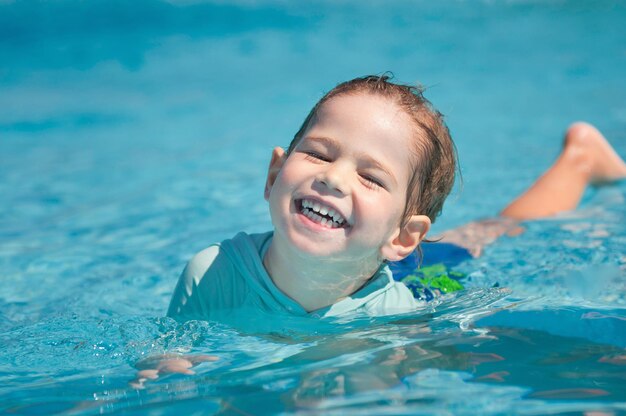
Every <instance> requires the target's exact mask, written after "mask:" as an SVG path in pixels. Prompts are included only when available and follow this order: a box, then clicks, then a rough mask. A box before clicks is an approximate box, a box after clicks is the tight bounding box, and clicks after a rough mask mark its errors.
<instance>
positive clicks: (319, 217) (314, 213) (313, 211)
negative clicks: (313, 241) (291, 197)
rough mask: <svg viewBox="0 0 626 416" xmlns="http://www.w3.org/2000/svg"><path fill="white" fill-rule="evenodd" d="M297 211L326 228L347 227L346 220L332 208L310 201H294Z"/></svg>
mask: <svg viewBox="0 0 626 416" xmlns="http://www.w3.org/2000/svg"><path fill="white" fill-rule="evenodd" d="M295 203H296V208H297V209H298V211H299V212H300V213H301V214H302V215H304V216H305V217H307V218H308V219H310V220H311V221H313V222H315V223H317V224H320V225H322V226H323V227H327V228H345V227H347V225H348V222H347V221H346V219H345V218H344V217H343V216H342V215H341V214H340V213H338V212H337V211H335V210H334V209H333V208H331V207H329V206H328V205H325V204H323V203H321V202H319V201H314V200H312V199H297V200H296V201H295Z"/></svg>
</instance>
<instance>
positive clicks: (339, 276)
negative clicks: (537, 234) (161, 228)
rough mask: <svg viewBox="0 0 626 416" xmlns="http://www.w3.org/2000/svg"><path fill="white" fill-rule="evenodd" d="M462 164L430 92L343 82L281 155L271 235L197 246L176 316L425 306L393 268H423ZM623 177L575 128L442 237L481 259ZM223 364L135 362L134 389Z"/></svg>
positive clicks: (271, 189) (271, 193) (271, 194)
mask: <svg viewBox="0 0 626 416" xmlns="http://www.w3.org/2000/svg"><path fill="white" fill-rule="evenodd" d="M456 166H457V162H456V153H455V148H454V144H453V142H452V140H451V138H450V135H449V132H448V129H447V127H446V125H445V123H444V122H443V118H442V116H441V114H440V113H439V112H437V111H436V110H435V109H433V108H432V106H431V105H430V103H429V102H428V101H427V100H426V99H425V98H424V97H423V96H422V94H421V91H420V90H419V89H417V88H415V87H411V86H406V85H400V84H394V83H391V82H390V81H389V78H388V77H386V76H381V77H378V76H367V77H363V78H357V79H354V80H351V81H348V82H345V83H342V84H340V85H338V86H337V87H335V88H334V89H333V90H331V91H330V92H329V93H328V94H326V95H325V96H324V97H323V98H322V99H321V100H320V101H319V102H318V103H317V104H316V105H315V107H313V109H312V110H311V112H310V113H309V115H308V117H307V118H306V119H305V121H304V123H303V124H302V127H301V128H300V130H299V131H298V132H297V133H296V135H295V137H294V139H293V141H292V142H291V144H290V145H289V148H288V149H287V150H286V151H285V150H283V149H281V148H276V149H274V151H273V154H272V159H271V162H270V166H269V170H268V175H267V183H266V187H265V199H266V200H267V201H268V202H269V205H270V213H271V218H272V223H273V225H274V230H273V231H272V232H268V233H265V234H255V235H248V234H245V233H240V234H238V235H237V236H235V237H234V238H233V239H231V240H226V241H223V242H221V243H219V244H214V245H212V246H210V247H208V248H207V249H205V250H203V251H201V252H200V253H198V254H196V255H195V256H194V257H193V258H192V259H191V261H190V262H189V264H188V265H187V267H186V268H185V270H184V271H183V274H182V276H181V278H180V280H179V282H178V285H177V287H176V290H175V292H174V295H173V297H172V301H171V304H170V307H169V311H168V316H171V317H174V318H177V319H192V318H199V319H211V320H219V321H223V322H227V323H231V324H233V325H235V326H237V325H238V324H241V323H242V322H246V323H249V321H250V320H251V319H252V318H253V317H255V316H258V315H259V314H260V315H263V316H267V314H286V315H298V316H311V317H315V318H318V317H329V316H342V315H347V314H353V313H365V314H370V315H387V314H395V313H402V312H409V311H412V310H415V309H416V308H418V307H419V306H421V305H423V301H422V300H418V299H416V298H415V296H414V293H413V292H412V291H411V290H409V289H408V288H407V287H406V286H405V285H404V284H403V283H400V282H397V281H396V280H394V276H393V275H392V272H391V270H390V267H389V266H390V265H391V266H393V268H394V270H400V271H402V270H403V269H406V264H404V265H403V264H402V263H400V262H404V263H407V262H408V263H409V270H411V269H414V268H415V267H417V266H418V263H419V259H418V256H416V255H415V251H416V248H418V245H419V244H420V242H421V241H422V240H423V239H424V237H425V236H426V234H427V233H428V231H429V229H430V225H431V223H433V222H434V221H435V219H436V217H437V216H438V215H439V213H440V212H441V209H442V206H443V202H444V200H445V198H446V197H447V195H448V194H449V193H450V190H451V188H452V185H453V183H454V177H455V171H456ZM624 177H626V164H625V163H624V161H622V160H621V159H620V157H619V156H618V155H617V154H616V153H615V152H614V150H613V149H612V148H611V146H610V145H609V144H608V143H607V141H606V140H605V139H604V137H603V136H602V135H601V134H600V133H599V132H598V131H597V130H596V129H595V128H594V127H592V126H590V125H588V124H584V123H576V124H574V125H572V126H571V127H570V128H569V129H568V131H567V133H566V135H565V141H564V147H563V151H562V152H561V154H560V156H559V157H558V158H557V160H556V162H555V163H554V164H553V165H552V166H551V167H550V168H549V169H548V170H547V171H546V173H545V174H544V175H543V176H542V177H541V178H539V180H538V181H537V182H536V183H535V184H533V185H532V186H531V187H530V188H529V189H528V190H527V191H526V192H525V193H523V194H522V195H521V196H520V197H519V198H517V199H516V200H515V201H513V202H512V203H511V204H510V205H508V206H507V207H506V208H505V209H504V210H503V211H502V212H501V213H500V216H499V218H497V219H491V220H485V221H479V222H474V223H470V224H468V225H466V226H463V227H460V228H458V229H455V230H452V231H449V232H446V233H444V234H443V236H442V240H441V241H442V242H444V243H448V246H450V245H453V246H452V247H457V252H461V253H468V252H469V253H471V255H473V256H477V255H479V254H480V251H481V249H482V247H484V245H486V244H489V243H491V242H493V241H494V240H495V239H496V238H497V237H498V236H500V235H502V234H503V233H505V232H508V231H513V230H514V229H515V226H516V223H517V221H520V220H528V219H533V218H539V217H544V216H549V215H553V214H556V213H559V212H561V211H567V210H571V209H574V208H575V207H576V206H577V204H578V202H579V201H580V199H581V197H582V194H583V191H584V190H585V188H586V186H587V185H588V184H600V183H604V182H610V181H614V180H618V179H621V178H624ZM440 244H441V243H435V244H432V246H434V247H437V246H438V245H440ZM466 250H467V251H466ZM428 255H429V253H427V254H426V259H425V260H426V261H428ZM407 259H408V260H407ZM399 265H400V266H402V265H403V266H405V267H398V266H399ZM398 277H399V276H396V278H398ZM400 277H401V276H400ZM214 359H215V357H211V356H187V357H182V356H178V355H172V356H158V357H152V358H150V359H147V360H144V361H142V362H140V363H138V365H137V367H138V368H139V369H140V370H141V371H139V373H138V374H137V379H136V380H134V382H133V383H132V384H133V385H134V386H136V387H142V386H143V383H144V382H145V381H146V380H147V379H154V378H157V377H158V376H159V375H160V374H164V373H172V372H176V373H184V374H193V371H192V370H190V367H192V366H193V365H195V364H197V363H198V362H201V361H207V360H214Z"/></svg>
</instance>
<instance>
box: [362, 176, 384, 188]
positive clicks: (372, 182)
mask: <svg viewBox="0 0 626 416" xmlns="http://www.w3.org/2000/svg"><path fill="white" fill-rule="evenodd" d="M360 176H361V179H362V180H363V181H364V182H365V185H366V186H367V187H368V188H372V189H377V188H382V189H385V184H383V182H382V181H381V180H380V179H378V178H375V177H373V176H370V175H360Z"/></svg>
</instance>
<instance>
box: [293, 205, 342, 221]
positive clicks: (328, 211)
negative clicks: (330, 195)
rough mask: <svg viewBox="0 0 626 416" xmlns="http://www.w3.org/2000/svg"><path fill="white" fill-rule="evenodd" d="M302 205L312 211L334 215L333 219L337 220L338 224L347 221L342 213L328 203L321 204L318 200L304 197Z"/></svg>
mask: <svg viewBox="0 0 626 416" xmlns="http://www.w3.org/2000/svg"><path fill="white" fill-rule="evenodd" d="M302 207H303V208H308V209H310V210H311V211H314V212H317V213H319V214H321V215H328V216H329V217H332V219H333V221H334V222H336V223H337V224H342V223H343V222H344V221H345V220H344V218H343V217H342V216H341V214H340V213H338V212H337V211H335V210H334V209H332V208H331V207H329V206H327V205H323V204H320V203H319V202H317V201H311V200H308V199H303V200H302Z"/></svg>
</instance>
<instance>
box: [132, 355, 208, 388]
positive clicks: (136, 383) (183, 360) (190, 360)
mask: <svg viewBox="0 0 626 416" xmlns="http://www.w3.org/2000/svg"><path fill="white" fill-rule="evenodd" d="M217 360H218V357H216V356H214V355H205V354H199V355H180V354H162V355H155V356H152V357H148V358H146V359H144V360H141V361H138V362H137V363H136V364H135V368H137V370H139V371H137V375H136V376H135V379H134V380H131V381H130V382H129V383H128V384H129V385H130V386H131V387H133V388H135V389H143V388H145V383H146V381H148V380H156V379H157V378H159V376H162V375H166V374H186V375H193V374H195V372H194V371H193V370H191V368H192V367H194V366H196V365H198V364H200V363H204V362H207V361H217Z"/></svg>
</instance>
